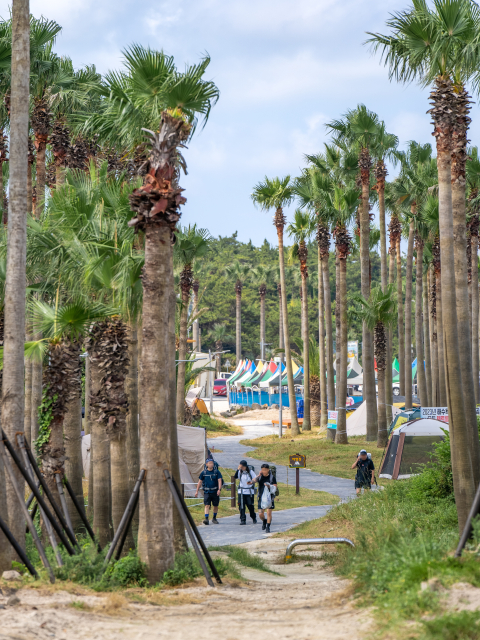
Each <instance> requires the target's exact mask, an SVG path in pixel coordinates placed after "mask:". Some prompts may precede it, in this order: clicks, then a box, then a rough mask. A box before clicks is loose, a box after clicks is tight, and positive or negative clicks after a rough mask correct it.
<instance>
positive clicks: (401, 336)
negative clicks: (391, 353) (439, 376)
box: [397, 238, 405, 396]
mask: <svg viewBox="0 0 480 640" xmlns="http://www.w3.org/2000/svg"><path fill="white" fill-rule="evenodd" d="M397 310H398V365H399V367H400V376H399V377H400V395H401V396H404V395H405V333H404V331H403V279H402V255H401V253H400V238H399V239H398V240H397Z"/></svg>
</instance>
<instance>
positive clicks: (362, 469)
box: [352, 449, 375, 496]
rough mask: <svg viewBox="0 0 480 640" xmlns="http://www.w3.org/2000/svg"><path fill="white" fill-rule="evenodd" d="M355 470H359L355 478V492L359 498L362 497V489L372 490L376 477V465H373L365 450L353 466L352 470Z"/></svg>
mask: <svg viewBox="0 0 480 640" xmlns="http://www.w3.org/2000/svg"><path fill="white" fill-rule="evenodd" d="M355 468H356V469H357V474H356V476H355V491H356V492H357V496H358V495H360V493H361V491H362V488H363V489H371V488H372V483H373V479H374V476H375V465H374V464H373V460H372V459H371V458H369V457H368V454H367V452H366V451H365V449H362V450H361V451H360V453H359V454H358V457H357V459H356V460H355V462H354V463H353V464H352V469H355Z"/></svg>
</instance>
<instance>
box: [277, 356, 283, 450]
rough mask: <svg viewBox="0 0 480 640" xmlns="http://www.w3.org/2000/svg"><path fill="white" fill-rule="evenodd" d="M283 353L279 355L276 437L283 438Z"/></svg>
mask: <svg viewBox="0 0 480 640" xmlns="http://www.w3.org/2000/svg"><path fill="white" fill-rule="evenodd" d="M282 364H283V353H281V354H280V387H279V393H278V437H279V438H281V437H282V436H283V394H282V375H283V371H282Z"/></svg>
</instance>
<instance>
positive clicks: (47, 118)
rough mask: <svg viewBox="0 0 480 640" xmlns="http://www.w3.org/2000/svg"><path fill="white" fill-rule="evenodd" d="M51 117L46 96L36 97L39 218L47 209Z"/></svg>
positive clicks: (36, 206)
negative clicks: (46, 193) (48, 148)
mask: <svg viewBox="0 0 480 640" xmlns="http://www.w3.org/2000/svg"><path fill="white" fill-rule="evenodd" d="M51 117H52V116H51V113H50V110H49V107H48V102H47V100H46V98H35V100H34V107H33V112H32V128H33V131H34V133H35V148H36V150H37V163H36V167H37V181H36V188H37V189H36V195H37V199H36V202H35V216H36V217H37V218H41V216H42V214H43V212H44V210H45V183H46V173H47V167H46V151H47V141H48V137H49V133H50V128H51Z"/></svg>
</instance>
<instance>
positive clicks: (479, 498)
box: [455, 484, 480, 558]
mask: <svg viewBox="0 0 480 640" xmlns="http://www.w3.org/2000/svg"><path fill="white" fill-rule="evenodd" d="M479 511H480V484H479V485H478V488H477V493H476V494H475V498H474V499H473V504H472V508H471V509H470V513H469V514H468V518H467V522H466V523H465V527H464V528H463V531H462V535H461V537H460V540H459V542H458V547H457V549H456V551H455V557H456V558H459V557H460V556H461V555H462V551H463V550H464V548H465V545H466V544H467V540H468V539H469V537H470V534H471V533H472V520H473V519H474V518H475V516H476V515H477V514H478V512H479Z"/></svg>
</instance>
